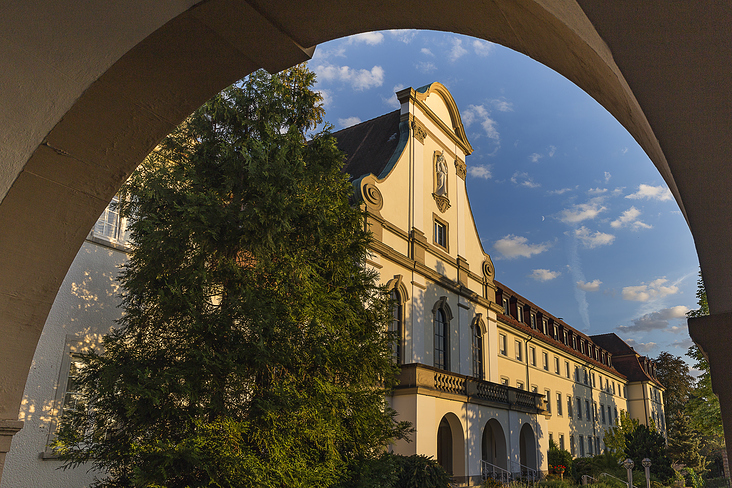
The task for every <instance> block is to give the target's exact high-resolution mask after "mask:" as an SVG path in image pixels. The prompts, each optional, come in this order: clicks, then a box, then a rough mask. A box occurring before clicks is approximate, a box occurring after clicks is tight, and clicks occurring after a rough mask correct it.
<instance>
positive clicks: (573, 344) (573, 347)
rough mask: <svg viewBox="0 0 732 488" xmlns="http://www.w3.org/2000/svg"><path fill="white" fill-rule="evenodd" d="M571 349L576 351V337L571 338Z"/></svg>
mask: <svg viewBox="0 0 732 488" xmlns="http://www.w3.org/2000/svg"><path fill="white" fill-rule="evenodd" d="M572 349H574V350H575V351H576V350H577V337H576V336H572Z"/></svg>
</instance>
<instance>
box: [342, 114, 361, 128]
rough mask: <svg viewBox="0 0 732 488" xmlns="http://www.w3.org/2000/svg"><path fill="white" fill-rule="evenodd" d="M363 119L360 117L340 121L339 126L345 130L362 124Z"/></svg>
mask: <svg viewBox="0 0 732 488" xmlns="http://www.w3.org/2000/svg"><path fill="white" fill-rule="evenodd" d="M360 123H361V119H359V118H358V117H348V118H345V119H338V125H340V126H341V128H343V129H345V128H346V127H351V126H352V125H356V124H360Z"/></svg>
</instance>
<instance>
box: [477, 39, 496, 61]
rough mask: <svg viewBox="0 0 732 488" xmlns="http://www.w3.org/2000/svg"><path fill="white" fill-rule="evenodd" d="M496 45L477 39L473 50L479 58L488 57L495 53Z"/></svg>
mask: <svg viewBox="0 0 732 488" xmlns="http://www.w3.org/2000/svg"><path fill="white" fill-rule="evenodd" d="M494 46H495V44H493V43H492V42H488V41H483V40H481V39H475V40H473V49H475V54H477V55H478V56H483V57H485V56H488V55H489V54H490V53H491V52H493V48H494Z"/></svg>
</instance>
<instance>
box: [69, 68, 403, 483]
mask: <svg viewBox="0 0 732 488" xmlns="http://www.w3.org/2000/svg"><path fill="white" fill-rule="evenodd" d="M313 82H314V75H313V74H312V73H311V72H309V71H308V70H307V69H306V68H305V67H303V66H300V67H296V68H293V69H290V70H287V71H285V72H283V73H280V74H277V75H268V74H266V73H263V72H257V73H254V74H252V75H251V76H250V77H248V78H247V79H246V80H244V81H242V82H240V83H238V84H237V85H235V86H232V87H230V88H228V89H227V90H225V91H223V92H222V93H221V94H219V95H217V96H216V97H214V98H213V99H211V100H210V101H209V102H207V103H206V104H205V105H204V106H203V107H202V108H201V109H199V110H198V111H197V112H195V113H194V114H193V115H191V116H190V117H189V118H188V119H187V120H186V122H185V123H184V124H182V125H181V126H180V127H179V128H178V129H177V130H176V131H175V132H173V133H172V134H171V135H170V136H168V137H167V138H166V139H165V140H164V141H163V142H162V143H161V145H160V146H159V147H158V149H156V151H154V152H153V153H152V154H151V155H150V156H149V157H148V158H147V160H146V161H145V162H144V163H143V165H142V166H141V167H140V168H139V170H138V171H137V172H136V173H135V174H134V175H133V176H132V178H131V179H130V180H129V181H128V183H127V184H126V185H125V187H124V188H123V198H122V201H123V204H122V205H121V212H122V213H123V214H124V215H125V216H127V217H128V218H130V219H131V230H132V239H133V242H134V247H133V249H132V252H131V254H130V260H129V264H128V265H127V266H126V267H125V269H124V270H123V272H122V274H121V283H122V286H123V288H124V293H123V307H124V312H125V313H124V315H123V318H122V319H121V321H120V324H119V325H120V327H119V328H118V329H117V330H116V331H114V332H113V333H112V334H111V335H109V336H108V337H106V338H105V339H104V348H105V351H104V354H98V353H92V354H88V355H86V356H84V358H83V360H84V364H85V367H84V368H83V372H82V373H81V375H80V378H79V381H80V386H79V388H80V391H81V392H82V393H83V394H84V395H85V398H86V400H87V403H86V405H88V408H79V409H77V411H76V412H74V413H71V414H69V415H68V416H66V417H65V418H64V421H63V426H62V428H61V430H60V433H59V436H58V442H57V452H59V454H60V455H61V457H62V459H64V460H65V461H66V464H65V466H66V467H73V466H77V465H79V464H81V463H84V462H92V463H93V465H94V466H95V467H97V468H100V469H101V470H103V471H104V472H106V473H107V477H106V478H105V479H102V480H100V481H98V483H97V485H96V486H100V487H123V486H124V487H126V486H146V487H147V486H150V487H152V486H166V487H189V486H190V487H196V486H217V487H234V486H236V487H239V486H257V487H287V488H291V487H306V486H322V487H327V486H331V485H334V484H335V483H337V482H339V481H342V478H343V473H344V472H345V471H346V470H347V469H348V466H349V464H351V463H355V462H357V461H358V460H364V459H373V458H375V457H378V456H379V455H380V454H381V452H382V451H383V448H384V446H385V445H386V443H387V442H388V441H389V440H390V439H393V438H395V437H401V436H403V435H404V433H405V431H406V427H407V426H405V425H403V424H399V423H397V422H395V420H394V418H395V412H394V411H393V410H391V409H390V408H389V407H388V405H387V404H386V400H385V394H386V393H387V392H388V391H389V389H390V388H391V387H392V386H393V385H394V382H395V374H396V367H395V366H394V364H393V363H392V361H391V348H390V343H389V342H390V340H389V337H388V336H387V335H386V334H385V333H384V331H385V330H387V325H388V322H389V320H390V312H389V299H388V294H387V293H386V292H385V290H384V289H383V288H380V287H378V286H376V284H375V283H376V281H375V278H376V277H375V274H374V273H373V272H371V271H369V270H367V269H366V268H365V267H364V266H363V265H362V263H363V262H364V259H365V257H366V255H367V245H368V244H369V239H370V236H369V234H368V233H367V232H366V231H365V227H364V214H363V213H362V211H361V210H359V209H358V208H354V207H353V206H351V205H350V204H349V197H351V196H352V194H353V189H352V187H351V185H350V184H349V183H348V181H347V177H346V176H345V175H344V174H343V173H342V172H341V167H342V164H343V155H342V154H341V153H340V152H339V151H338V149H337V148H336V146H335V142H334V139H333V138H332V137H330V136H329V135H328V134H327V133H320V134H317V135H316V136H315V137H314V138H313V139H312V140H311V141H309V142H308V141H306V137H305V134H306V132H307V131H309V130H312V129H313V128H315V127H316V125H317V124H319V123H320V122H321V118H322V114H323V110H322V108H321V106H320V105H319V102H320V97H319V95H318V94H316V93H315V92H313V91H312V85H313Z"/></svg>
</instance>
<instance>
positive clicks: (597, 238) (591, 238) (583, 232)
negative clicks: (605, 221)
mask: <svg viewBox="0 0 732 488" xmlns="http://www.w3.org/2000/svg"><path fill="white" fill-rule="evenodd" d="M574 236H575V237H576V238H577V240H579V242H580V243H582V246H583V247H586V248H588V249H594V248H596V247H599V246H608V245H610V244H612V243H613V241H614V240H615V236H614V235H612V234H605V233H604V232H600V231H599V230H598V231H597V232H595V233H594V234H593V233H592V231H591V230H590V229H588V228H587V227H585V226H584V225H583V226H582V227H580V228H579V229H576V230H575V231H574Z"/></svg>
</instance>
